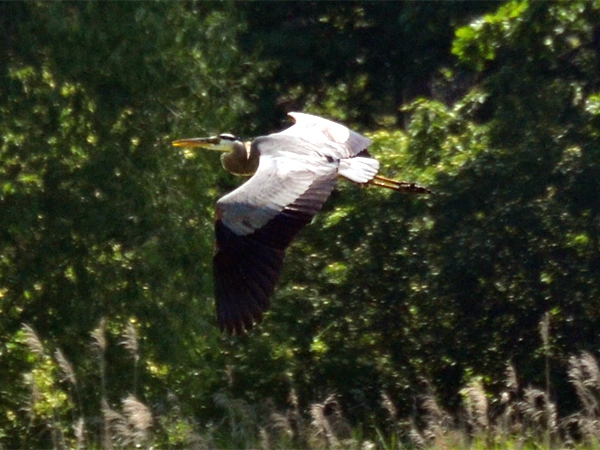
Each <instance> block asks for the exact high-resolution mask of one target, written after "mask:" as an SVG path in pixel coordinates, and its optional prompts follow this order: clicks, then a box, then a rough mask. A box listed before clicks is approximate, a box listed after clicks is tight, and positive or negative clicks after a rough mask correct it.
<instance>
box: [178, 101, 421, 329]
mask: <svg viewBox="0 0 600 450" xmlns="http://www.w3.org/2000/svg"><path fill="white" fill-rule="evenodd" d="M289 115H290V116H291V117H292V118H293V119H294V121H295V124H294V125H292V126H291V127H290V128H287V129H286V130H283V131H281V132H279V133H273V134H269V135H267V136H260V137H257V138H255V139H254V140H252V141H243V140H242V139H240V138H237V137H235V136H233V135H231V134H221V135H218V136H213V137H208V138H192V139H180V140H177V141H175V142H173V145H174V146H177V147H201V148H205V149H209V150H218V151H223V152H226V153H223V155H221V163H222V165H223V167H224V168H225V170H227V171H228V172H231V173H233V174H235V175H242V176H252V177H251V178H250V179H249V180H248V181H246V182H245V183H244V184H242V185H241V186H240V187H239V188H237V189H235V190H234V191H233V192H231V193H229V194H227V195H225V196H224V197H222V198H221V199H219V200H218V201H217V205H216V208H215V232H216V240H217V243H216V251H215V254H214V260H213V263H214V268H213V271H214V283H215V299H216V306H217V318H218V321H219V326H220V328H221V330H222V331H223V330H227V332H228V333H229V334H233V333H234V332H235V333H237V334H242V333H243V332H244V329H245V330H247V331H250V330H251V329H252V327H253V325H254V324H258V323H259V322H261V320H262V316H263V313H264V312H265V311H266V310H267V309H269V306H270V302H269V297H270V296H271V294H272V293H273V290H274V288H275V284H276V283H277V281H278V279H279V274H280V272H281V268H282V266H283V258H284V252H285V249H286V248H287V246H288V245H289V244H290V242H291V241H292V239H293V238H294V237H295V236H296V234H298V232H299V231H300V230H301V229H302V228H304V226H306V225H307V224H308V223H309V222H310V221H311V219H312V217H313V216H314V215H315V214H316V213H317V212H318V211H319V210H320V209H321V207H322V206H323V203H325V200H327V198H328V197H329V195H330V194H331V191H332V190H333V188H334V186H335V184H336V181H337V178H338V176H342V177H344V178H347V179H349V180H351V181H353V182H355V183H358V184H361V185H367V184H371V185H375V186H381V187H385V188H389V189H393V190H396V191H402V192H411V193H429V192H430V191H429V190H428V189H426V188H424V187H421V186H418V185H416V184H414V183H405V182H399V181H395V180H391V179H389V178H384V177H382V176H379V175H377V172H378V170H379V162H378V161H377V160H376V159H374V158H372V157H371V156H370V155H369V153H368V152H367V147H368V146H369V144H370V143H371V141H370V140H369V139H368V138H366V137H364V136H362V135H360V134H358V133H356V132H354V131H352V130H350V129H348V128H347V127H345V126H343V125H340V124H338V123H335V122H332V121H330V120H327V119H323V118H321V117H317V116H313V115H310V114H304V113H297V112H294V113H289Z"/></svg>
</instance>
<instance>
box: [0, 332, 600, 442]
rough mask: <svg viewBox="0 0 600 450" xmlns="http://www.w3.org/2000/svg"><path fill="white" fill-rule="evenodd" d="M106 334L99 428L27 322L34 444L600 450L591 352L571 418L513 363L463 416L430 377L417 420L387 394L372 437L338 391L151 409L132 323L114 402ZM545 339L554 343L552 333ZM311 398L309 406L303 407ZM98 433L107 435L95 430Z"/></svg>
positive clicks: (596, 371) (100, 350) (576, 365)
mask: <svg viewBox="0 0 600 450" xmlns="http://www.w3.org/2000/svg"><path fill="white" fill-rule="evenodd" d="M111 329H112V328H111ZM106 334H107V322H106V320H102V321H101V322H100V323H99V324H98V326H97V327H96V328H95V329H94V330H93V331H92V332H91V333H90V335H91V343H90V346H91V348H92V349H93V357H94V359H95V361H96V363H97V368H98V374H99V379H100V386H99V395H100V397H101V398H100V399H99V403H100V405H101V406H100V411H99V414H98V416H99V417H101V418H102V426H101V427H99V428H98V427H97V425H96V428H94V426H90V425H93V424H92V423H91V422H92V419H90V418H86V417H84V416H83V413H82V411H83V408H82V405H81V395H80V392H79V391H80V387H79V383H80V380H79V377H78V374H77V368H76V367H73V365H72V364H71V363H70V361H69V359H68V356H67V355H65V353H64V352H63V351H62V350H61V349H58V348H56V349H53V350H52V351H51V350H50V349H49V347H50V346H49V345H48V344H46V343H45V342H44V341H43V340H42V339H41V338H40V337H39V335H38V334H37V333H36V331H35V330H34V329H33V328H32V327H31V326H28V325H23V327H22V331H21V336H22V339H21V342H22V343H23V345H24V347H25V348H26V349H27V350H28V351H29V353H30V355H31V358H30V360H31V370H30V372H28V373H26V374H24V375H25V376H24V379H25V382H26V383H27V385H28V386H29V387H30V393H31V394H30V399H29V402H28V405H26V406H25V407H26V411H27V414H28V416H27V417H28V420H29V426H28V436H26V438H25V440H24V445H25V446H29V447H32V446H34V445H35V444H36V443H38V442H37V441H36V440H35V437H36V436H38V437H39V436H40V430H43V433H46V434H47V435H48V437H49V439H48V441H47V442H49V445H47V447H50V448H53V449H67V448H69V449H71V448H72V449H88V448H91V449H150V448H182V449H183V448H185V449H195V450H204V449H206V450H208V449H212V448H260V449H264V450H276V449H288V448H302V449H315V450H321V449H357V450H358V449H360V450H375V449H382V450H392V449H404V448H417V449H449V450H453V449H456V450H459V449H460V450H462V449H465V450H466V449H480V448H492V449H529V448H531V449H533V448H548V449H554V448H556V449H559V448H561V449H562V448H567V447H569V448H573V447H579V448H589V449H599V448H600V367H599V364H598V360H597V358H596V357H595V356H594V355H593V354H592V353H590V352H581V353H580V354H578V355H572V356H571V357H570V358H569V360H568V372H567V375H568V377H569V381H570V383H571V384H572V386H573V388H574V391H575V392H576V395H577V398H578V400H579V403H580V405H581V409H580V410H579V411H578V412H576V413H574V414H571V415H569V416H566V417H562V418H561V417H559V416H558V414H557V408H556V404H555V403H554V402H553V399H552V398H551V396H550V385H549V382H548V381H547V382H546V386H544V387H543V388H538V387H535V386H531V385H523V384H522V383H521V382H520V381H519V376H518V373H517V370H516V367H515V366H514V364H513V363H512V362H508V363H507V365H506V370H505V380H504V386H503V389H502V390H501V391H500V393H499V394H498V395H497V396H494V395H492V394H491V393H490V392H489V391H487V390H486V386H485V383H484V382H483V380H482V379H481V378H478V377H474V378H472V379H471V380H469V381H468V382H467V383H466V384H465V386H464V387H463V388H462V389H461V391H460V394H461V398H462V405H461V408H460V410H459V411H457V412H455V413H454V414H451V413H450V412H448V411H446V410H445V409H444V408H443V407H442V406H441V405H440V403H439V401H438V398H437V396H436V394H435V389H434V388H433V387H432V386H431V385H430V384H428V383H425V386H426V388H425V392H424V393H422V394H421V395H420V396H419V397H418V398H416V399H415V401H416V403H417V406H418V408H416V410H417V411H419V413H418V414H416V413H415V414H413V415H410V416H406V415H403V414H402V413H401V412H400V411H399V409H398V408H397V407H396V405H395V403H394V399H393V398H392V396H390V395H389V394H388V393H386V392H382V393H381V408H382V412H385V414H386V415H387V418H388V420H387V423H386V424H382V425H381V426H380V427H378V428H377V429H376V432H375V433H374V434H373V433H372V434H371V436H370V438H369V439H367V438H365V437H364V436H363V435H362V433H361V432H360V431H359V430H358V429H353V428H352V426H351V424H350V422H349V421H348V420H347V419H346V417H345V415H344V405H343V404H342V403H341V402H340V400H339V397H338V396H337V395H335V394H330V395H328V396H326V397H325V398H323V399H321V400H317V401H312V402H307V403H304V402H301V401H300V399H299V398H298V396H297V393H296V392H295V390H293V389H291V390H290V393H289V398H288V402H287V405H286V406H285V407H283V408H282V409H277V408H276V407H275V406H274V405H272V404H270V403H268V402H265V403H261V404H260V405H251V404H249V403H247V402H246V401H245V400H242V399H239V398H234V397H232V396H231V395H230V394H229V391H227V390H223V391H220V392H217V393H215V394H214V396H213V402H214V405H216V406H217V407H218V408H219V409H220V410H221V412H222V414H221V415H220V417H218V418H215V419H214V420H212V421H211V422H210V423H205V424H199V423H197V422H196V421H195V420H194V419H193V418H191V417H186V416H185V414H183V412H182V411H183V408H181V407H180V402H179V400H178V399H177V397H176V396H175V395H173V394H168V395H167V399H166V401H164V402H162V406H161V407H160V409H156V408H152V407H151V406H149V405H148V403H147V402H145V401H144V399H143V398H142V397H141V396H139V395H138V393H137V391H139V390H140V389H139V388H140V387H139V386H138V381H137V380H138V376H137V373H138V371H139V369H140V367H139V362H140V360H141V356H140V345H139V342H140V341H139V338H138V334H137V331H136V330H135V328H134V327H133V325H132V324H131V323H128V324H127V325H126V326H125V327H124V328H123V332H122V335H121V336H120V337H119V338H118V339H117V342H118V343H119V344H120V345H122V346H123V347H124V348H125V349H126V350H127V352H128V354H129V355H130V356H131V358H132V361H133V373H134V374H135V375H134V380H133V385H132V388H133V391H132V392H133V393H129V394H126V395H124V396H123V398H122V399H121V400H119V401H117V402H116V403H113V404H111V403H110V402H109V397H108V394H107V385H108V383H107V379H106V377H107V370H106V369H107V367H106V364H107V359H106V355H107V352H109V351H110V349H109V344H108V339H107V336H106ZM542 341H543V342H544V346H548V340H544V334H543V333H542ZM302 403H304V404H306V405H307V406H306V407H305V408H301V406H300V405H301V404H302ZM165 405H167V406H165ZM96 429H98V430H99V431H93V430H96ZM94 433H98V435H95V434H94ZM1 447H2V443H1V441H0V448H1Z"/></svg>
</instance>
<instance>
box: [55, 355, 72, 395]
mask: <svg viewBox="0 0 600 450" xmlns="http://www.w3.org/2000/svg"><path fill="white" fill-rule="evenodd" d="M54 359H55V360H56V364H57V365H58V367H59V369H60V371H61V373H62V375H63V380H66V381H68V382H69V383H71V384H72V385H73V386H75V385H76V384H77V377H76V376H75V370H73V366H72V365H71V363H70V362H69V360H68V359H67V358H66V357H65V355H64V353H63V352H62V350H61V349H58V350H56V351H55V352H54Z"/></svg>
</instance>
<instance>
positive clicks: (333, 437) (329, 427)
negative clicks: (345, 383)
mask: <svg viewBox="0 0 600 450" xmlns="http://www.w3.org/2000/svg"><path fill="white" fill-rule="evenodd" d="M310 416H311V418H312V421H311V428H312V430H313V432H312V433H311V435H310V439H309V440H310V441H311V442H312V443H313V444H314V445H316V446H318V447H323V446H324V447H339V446H340V445H341V444H342V443H344V444H345V445H351V442H350V441H352V429H351V428H350V425H349V423H348V422H347V421H346V419H345V418H344V417H343V415H342V408H341V406H340V404H339V402H338V400H337V397H336V396H335V394H332V395H330V396H329V397H327V398H326V399H325V401H324V402H323V403H313V404H312V405H311V407H310Z"/></svg>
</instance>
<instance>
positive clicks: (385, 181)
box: [368, 175, 432, 194]
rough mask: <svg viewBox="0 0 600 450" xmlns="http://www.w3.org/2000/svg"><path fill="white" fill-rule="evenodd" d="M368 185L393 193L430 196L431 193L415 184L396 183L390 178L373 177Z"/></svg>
mask: <svg viewBox="0 0 600 450" xmlns="http://www.w3.org/2000/svg"><path fill="white" fill-rule="evenodd" d="M368 184H372V185H374V186H380V187H384V188H388V189H393V190H394V191H399V192H408V193H410V194H432V192H431V191H430V190H429V189H427V188H426V187H423V186H420V185H418V184H416V183H408V182H406V181H396V180H392V179H390V178H385V177H382V176H380V175H375V176H374V177H373V179H372V180H370V181H369V182H368Z"/></svg>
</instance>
